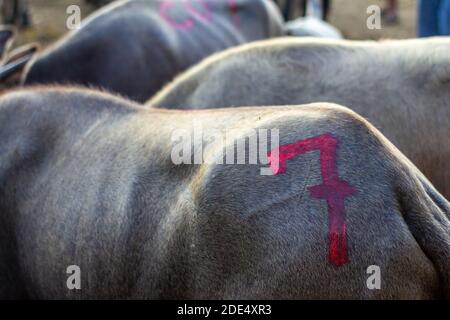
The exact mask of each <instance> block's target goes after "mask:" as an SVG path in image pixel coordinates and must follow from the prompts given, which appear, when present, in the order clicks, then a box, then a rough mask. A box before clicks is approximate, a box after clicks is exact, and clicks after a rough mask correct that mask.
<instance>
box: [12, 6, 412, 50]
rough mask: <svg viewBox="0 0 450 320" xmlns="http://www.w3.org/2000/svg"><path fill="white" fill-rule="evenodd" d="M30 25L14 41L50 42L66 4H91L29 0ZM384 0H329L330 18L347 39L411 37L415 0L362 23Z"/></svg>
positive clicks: (60, 27) (61, 29)
mask: <svg viewBox="0 0 450 320" xmlns="http://www.w3.org/2000/svg"><path fill="white" fill-rule="evenodd" d="M29 3H30V5H31V15H32V20H33V27H32V28H29V29H26V30H22V31H21V32H20V34H19V36H18V38H17V40H16V43H15V45H16V46H17V45H20V44H23V43H26V42H30V41H37V42H39V43H41V44H43V45H46V44H49V43H51V42H52V41H53V40H55V39H56V38H58V37H60V36H61V35H62V34H64V33H65V32H67V29H66V19H67V14H66V8H67V7H68V6H69V5H79V6H80V8H81V11H82V16H83V17H86V16H87V15H88V14H89V13H91V12H92V10H93V8H92V7H90V6H89V5H86V4H85V2H84V1H83V0H31V1H29ZM384 3H385V1H384V0H332V12H331V15H330V22H331V23H332V24H334V25H335V26H337V27H338V28H339V29H340V30H341V31H342V32H343V33H344V35H345V37H347V38H350V39H380V38H411V37H414V36H415V28H416V27H415V25H416V0H399V5H400V8H399V9H400V10H399V11H400V21H399V24H397V25H393V26H389V25H386V24H385V23H383V24H382V29H381V30H369V29H367V27H366V19H367V14H366V9H367V7H368V6H369V5H372V4H376V5H380V6H381V7H383V6H384Z"/></svg>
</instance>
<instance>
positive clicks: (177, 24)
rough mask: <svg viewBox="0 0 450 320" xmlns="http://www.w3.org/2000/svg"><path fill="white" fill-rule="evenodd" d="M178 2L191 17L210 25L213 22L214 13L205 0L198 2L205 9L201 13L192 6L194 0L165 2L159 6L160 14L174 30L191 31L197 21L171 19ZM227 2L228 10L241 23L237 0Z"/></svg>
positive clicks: (164, 0)
mask: <svg viewBox="0 0 450 320" xmlns="http://www.w3.org/2000/svg"><path fill="white" fill-rule="evenodd" d="M177 1H178V3H179V4H181V5H182V6H183V10H184V11H185V12H186V13H188V14H189V15H190V16H191V17H192V16H195V17H197V18H198V19H199V20H201V21H202V22H204V23H210V22H211V21H212V14H213V12H212V11H211V9H210V8H209V7H208V4H207V3H206V2H205V0H197V2H198V3H199V4H200V5H201V7H202V9H203V10H201V11H199V9H196V8H194V6H193V5H192V1H193V0H163V1H161V3H160V5H159V14H160V16H161V17H163V19H164V20H165V21H166V22H167V23H168V24H170V25H171V26H172V27H173V28H175V29H178V30H190V29H191V28H192V27H194V25H195V20H193V19H191V18H188V17H186V19H185V20H184V21H175V20H174V19H173V18H172V17H171V15H170V10H171V9H172V8H174V6H175V5H176V2H177ZM227 1H228V8H229V10H230V12H231V14H232V17H233V19H234V21H235V22H239V21H238V20H239V17H238V16H237V12H238V6H237V3H236V0H227Z"/></svg>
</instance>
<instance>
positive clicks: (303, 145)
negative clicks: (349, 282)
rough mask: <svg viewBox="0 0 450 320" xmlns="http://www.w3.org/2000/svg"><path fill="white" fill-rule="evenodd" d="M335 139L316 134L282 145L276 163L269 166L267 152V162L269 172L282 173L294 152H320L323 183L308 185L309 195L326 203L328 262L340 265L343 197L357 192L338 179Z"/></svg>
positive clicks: (343, 257) (343, 238)
mask: <svg viewBox="0 0 450 320" xmlns="http://www.w3.org/2000/svg"><path fill="white" fill-rule="evenodd" d="M337 147H338V140H337V139H336V138H335V137H333V135H331V134H330V133H326V134H323V135H320V136H317V137H313V138H309V139H305V140H300V141H297V142H294V143H292V144H285V145H282V146H280V147H279V148H278V153H279V166H275V165H274V166H272V163H275V161H272V155H273V154H276V152H275V151H276V150H272V151H270V152H269V154H268V157H269V162H270V167H271V169H272V172H273V173H274V174H275V175H277V174H283V173H285V172H286V161H287V160H289V159H291V158H293V157H295V156H296V155H300V154H304V153H307V152H311V151H314V150H319V151H320V167H321V173H322V181H323V183H322V184H320V185H317V186H312V187H309V188H308V190H309V192H310V194H311V196H312V197H313V198H315V199H325V200H326V201H327V205H328V221H329V222H328V224H329V227H328V228H329V229H328V241H329V248H328V259H329V261H330V263H332V264H334V265H336V266H341V265H343V264H345V263H347V262H349V260H348V248H347V226H346V224H345V207H344V200H345V198H346V197H349V196H351V195H354V194H356V190H355V189H354V188H353V187H352V186H351V185H350V184H349V183H348V182H346V181H344V180H341V179H339V176H338V170H337V166H336V165H337V164H336V163H337V160H336V150H337Z"/></svg>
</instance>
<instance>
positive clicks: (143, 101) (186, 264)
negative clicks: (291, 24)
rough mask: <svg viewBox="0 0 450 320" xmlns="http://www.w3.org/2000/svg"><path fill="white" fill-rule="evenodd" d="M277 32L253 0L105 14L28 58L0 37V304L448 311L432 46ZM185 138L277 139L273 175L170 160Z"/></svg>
mask: <svg viewBox="0 0 450 320" xmlns="http://www.w3.org/2000/svg"><path fill="white" fill-rule="evenodd" d="M284 35H285V27H284V20H283V17H282V15H281V14H280V11H279V9H278V7H277V5H276V4H275V2H273V1H272V0H192V1H171V0H160V1H154V0H120V1H114V2H112V3H110V4H108V5H106V6H104V7H102V8H100V9H99V10H98V11H96V12H95V13H93V14H92V15H91V16H90V17H88V18H86V19H85V20H83V22H82V25H81V27H80V28H79V29H77V30H74V31H71V32H69V33H68V34H67V35H66V36H64V37H63V38H62V39H60V40H59V41H57V42H56V43H54V44H53V45H51V46H49V47H48V48H45V49H43V50H37V48H36V46H34V45H28V46H24V47H19V48H18V49H16V50H14V51H10V50H9V47H10V43H11V40H12V38H13V37H14V33H13V32H12V30H11V29H9V28H7V27H4V28H3V29H1V30H0V51H1V54H2V60H1V64H0V79H6V78H8V77H11V76H12V75H17V74H19V75H20V76H21V84H20V86H19V87H14V88H11V89H10V90H8V92H5V93H3V94H2V95H1V96H0V298H3V299H23V298H26V299H28V298H30V299H56V298H62V299H123V298H126V299H129V298H139V299H328V298H329V299H434V298H447V299H448V298H450V203H449V200H450V167H449V163H450V143H449V142H450V38H445V37H443V38H430V39H420V40H419V39H411V40H395V41H394V40H385V41H379V42H374V41H349V40H326V39H319V38H296V37H286V36H284ZM194 122H201V123H202V125H203V129H204V130H215V131H219V132H223V131H226V130H228V129H237V130H236V131H235V132H236V133H235V138H236V139H246V138H248V132H250V131H252V130H258V129H277V130H279V148H278V149H276V150H271V152H270V153H268V158H269V159H272V157H273V155H274V154H276V155H278V156H279V162H280V163H279V166H280V167H279V169H278V170H275V171H274V174H273V175H261V174H260V169H261V165H260V164H245V165H221V164H219V163H215V164H214V163H202V164H195V165H194V164H187V163H185V164H175V163H174V162H173V161H172V158H171V154H172V148H173V144H174V141H173V132H174V131H175V130H180V129H183V130H185V132H188V133H191V132H193V130H194V128H193V123H194ZM194 134H195V133H194ZM228 147H229V146H226V145H225V144H224V143H223V141H217V140H209V141H207V142H205V145H204V150H203V153H204V154H205V155H209V156H211V157H213V158H214V157H216V158H217V157H220V155H222V154H223V152H224V151H225V149H226V148H228ZM271 161H272V160H271ZM71 265H76V266H79V269H80V270H81V289H80V290H71V289H68V286H67V278H68V277H69V276H70V275H69V274H67V272H66V270H67V267H68V266H71ZM369 266H378V267H379V268H380V270H381V287H380V288H377V289H373V288H369V286H368V285H367V278H368V277H369V275H368V274H367V272H366V270H367V268H368V267H369Z"/></svg>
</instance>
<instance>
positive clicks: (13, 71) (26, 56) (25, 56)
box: [0, 43, 39, 81]
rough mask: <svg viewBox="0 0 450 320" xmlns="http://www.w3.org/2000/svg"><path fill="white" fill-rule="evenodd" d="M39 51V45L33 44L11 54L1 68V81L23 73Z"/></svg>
mask: <svg viewBox="0 0 450 320" xmlns="http://www.w3.org/2000/svg"><path fill="white" fill-rule="evenodd" d="M38 50H39V45H38V44H37V43H31V44H27V45H23V46H21V47H19V48H17V49H15V50H13V51H12V52H11V53H9V54H8V56H7V57H6V59H4V63H3V65H2V66H0V81H3V80H6V79H8V78H10V77H12V76H13V75H17V74H19V73H21V72H22V70H23V68H24V67H25V66H26V65H27V63H28V62H29V61H30V60H31V59H32V58H33V57H34V56H35V54H36V53H37V51H38Z"/></svg>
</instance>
